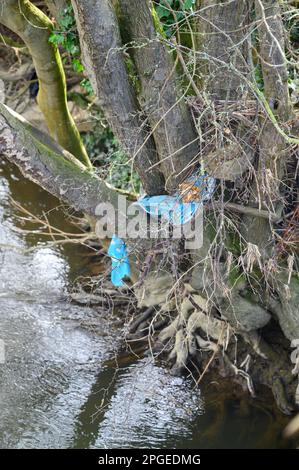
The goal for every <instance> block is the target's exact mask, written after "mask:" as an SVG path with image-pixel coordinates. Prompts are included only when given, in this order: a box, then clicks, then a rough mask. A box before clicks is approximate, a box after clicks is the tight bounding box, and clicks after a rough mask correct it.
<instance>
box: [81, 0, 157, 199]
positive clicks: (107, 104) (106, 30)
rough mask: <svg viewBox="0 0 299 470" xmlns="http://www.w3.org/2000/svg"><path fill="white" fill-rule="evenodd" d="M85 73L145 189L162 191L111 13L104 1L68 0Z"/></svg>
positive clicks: (150, 141) (152, 147)
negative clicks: (70, 1)
mask: <svg viewBox="0 0 299 470" xmlns="http://www.w3.org/2000/svg"><path fill="white" fill-rule="evenodd" d="M72 4H73V7H74V11H75V16H76V21H77V27H78V31H79V36H80V44H81V49H82V54H83V60H84V65H85V67H86V72H87V74H88V76H89V78H90V80H91V83H92V86H93V88H94V90H95V92H96V94H97V96H98V98H99V100H100V104H101V107H102V109H103V110H104V112H105V115H106V118H107V120H108V122H109V124H110V126H111V128H112V130H113V132H114V134H115V135H116V136H117V138H118V139H119V141H120V143H121V145H122V147H123V149H124V150H125V151H126V152H127V154H128V155H129V156H130V157H131V159H132V162H133V163H134V165H135V168H136V170H137V171H138V173H139V175H140V178H141V181H142V184H143V186H144V189H145V191H146V192H147V193H148V194H150V195H152V194H160V193H163V192H164V178H163V175H162V173H161V172H160V171H159V169H158V168H157V167H155V168H153V169H151V168H152V167H153V166H154V165H155V164H156V163H157V162H158V157H157V151H156V147H155V142H154V140H153V138H152V137H151V136H149V135H148V129H147V125H146V123H145V121H144V117H143V116H142V115H141V113H140V109H139V107H138V104H137V99H136V96H135V93H134V90H133V88H132V86H131V84H130V82H129V78H128V75H127V70H126V66H125V62H124V55H123V54H124V53H123V50H122V43H121V38H120V32H119V28H118V23H117V19H116V16H115V12H114V10H113V8H112V6H111V2H110V1H108V0H102V1H101V2H99V1H96V0H88V1H87V0H80V1H79V0H72Z"/></svg>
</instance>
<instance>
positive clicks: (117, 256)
mask: <svg viewBox="0 0 299 470" xmlns="http://www.w3.org/2000/svg"><path fill="white" fill-rule="evenodd" d="M108 255H109V256H110V257H111V259H112V271H111V282H112V284H114V285H115V286H116V287H121V286H123V285H124V282H123V279H124V278H125V277H128V276H130V274H131V268H130V262H129V257H128V252H127V247H126V244H125V242H124V241H123V240H122V239H121V238H119V237H118V236H117V235H113V237H112V240H111V243H110V246H109V248H108Z"/></svg>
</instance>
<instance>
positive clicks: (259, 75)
mask: <svg viewBox="0 0 299 470" xmlns="http://www.w3.org/2000/svg"><path fill="white" fill-rule="evenodd" d="M254 76H255V82H256V84H257V87H258V89H259V90H260V91H264V78H263V72H262V66H261V64H260V63H258V64H257V65H256V66H255V68H254Z"/></svg>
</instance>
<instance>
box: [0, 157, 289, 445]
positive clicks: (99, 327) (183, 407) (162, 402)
mask: <svg viewBox="0 0 299 470" xmlns="http://www.w3.org/2000/svg"><path fill="white" fill-rule="evenodd" d="M10 197H12V198H13V199H15V200H17V201H19V202H20V203H22V204H23V205H24V206H25V207H26V208H27V209H29V210H30V211H32V212H33V213H35V214H41V213H43V212H44V213H47V215H48V218H49V220H50V221H51V223H52V224H53V225H56V226H58V227H60V228H62V229H63V230H68V231H71V232H73V231H74V227H73V226H71V225H70V223H69V222H68V220H67V218H66V216H65V212H64V211H62V210H61V208H59V207H58V206H59V201H58V200H56V199H55V198H53V197H51V196H50V195H48V194H47V193H45V192H44V191H43V190H42V189H40V188H38V187H37V186H35V185H34V184H33V183H31V182H29V181H25V180H24V179H23V178H22V176H20V174H19V173H18V171H17V170H16V169H15V168H14V167H10V166H7V165H6V164H4V163H1V165H0V340H1V342H2V345H3V344H4V348H5V361H2V362H3V363H0V447H1V448H136V447H137V448H261V447H264V448H282V447H283V448H285V447H290V446H291V443H290V442H288V441H286V440H284V439H283V438H282V437H281V431H282V429H283V428H284V426H285V424H286V423H287V422H288V419H287V418H285V417H284V416H282V415H281V414H280V413H279V411H278V410H277V409H276V406H275V404H274V402H273V400H272V398H271V396H270V395H267V396H266V397H265V398H264V399H263V400H260V399H258V400H252V399H251V398H249V397H248V396H247V395H245V396H244V395H243V396H242V395H241V396H233V394H232V393H229V394H227V393H225V394H224V392H223V389H222V388H221V387H218V385H219V384H218V385H217V384H215V383H214V384H209V385H208V386H205V388H204V389H202V390H200V389H199V388H195V387H194V383H193V382H192V381H191V380H189V379H187V378H179V377H172V376H171V375H169V374H168V372H167V371H166V370H164V369H163V368H161V367H158V366H157V365H155V364H153V362H152V361H151V360H150V359H147V358H143V359H136V358H134V357H130V356H128V355H127V354H124V353H119V352H118V351H120V344H119V343H120V339H119V336H120V335H119V331H118V328H117V326H116V325H115V323H114V322H113V321H112V319H111V318H107V316H106V315H105V314H103V313H101V311H98V309H96V308H94V309H92V308H88V307H80V306H77V305H74V304H72V303H70V302H68V301H67V299H66V295H67V292H68V290H69V289H70V287H71V285H72V282H73V281H74V279H75V278H76V277H77V276H80V275H84V274H86V275H87V274H88V270H89V266H88V264H89V262H88V260H89V258H88V256H87V250H86V249H84V247H82V248H81V247H77V246H75V247H74V246H67V245H65V246H64V247H63V248H61V247H60V248H59V247H51V248H49V247H47V246H46V245H45V240H44V239H43V238H42V237H41V235H39V234H38V233H37V234H36V235H30V236H29V235H26V236H25V235H24V234H23V233H21V232H20V230H19V229H20V228H21V227H22V226H21V224H20V221H19V220H17V218H16V211H15V209H14V208H13V206H12V204H11V201H10ZM57 207H58V208H57ZM24 227H25V228H26V224H25V226H23V227H22V228H24ZM2 359H3V358H2ZM115 364H117V368H116V367H115ZM231 389H233V386H231ZM231 391H232V390H231Z"/></svg>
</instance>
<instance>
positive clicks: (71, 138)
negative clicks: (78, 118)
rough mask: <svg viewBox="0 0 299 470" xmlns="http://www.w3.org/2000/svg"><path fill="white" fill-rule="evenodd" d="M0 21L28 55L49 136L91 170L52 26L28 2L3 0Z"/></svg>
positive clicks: (43, 15)
mask: <svg viewBox="0 0 299 470" xmlns="http://www.w3.org/2000/svg"><path fill="white" fill-rule="evenodd" d="M0 22H1V23H2V24H4V25H5V26H6V27H7V28H9V29H11V30H12V31H13V32H14V33H16V34H18V36H20V38H21V39H22V40H23V41H24V43H25V44H26V46H27V47H28V49H29V52H30V54H31V55H32V59H33V63H34V66H35V69H36V73H37V76H38V80H39V93H38V97H37V101H38V104H39V107H40V108H41V110H42V112H43V114H44V116H45V119H46V122H47V125H48V128H49V131H50V134H51V136H52V137H53V138H54V139H55V140H57V142H59V144H60V145H61V146H62V147H64V148H65V149H66V150H68V151H69V152H71V153H72V154H73V155H74V156H75V157H77V158H78V159H79V160H80V161H81V162H82V163H84V164H85V165H86V166H89V167H91V163H90V161H89V158H88V156H87V153H86V150H85V148H84V145H83V143H82V141H81V138H80V134H79V131H78V129H77V127H76V124H75V122H74V120H73V118H72V116H71V114H70V112H69V109H68V106H67V96H66V82H65V75H64V71H63V66H62V62H61V58H60V54H59V51H58V49H57V46H55V45H54V44H50V43H49V35H50V32H51V31H52V29H53V25H52V23H51V21H50V20H49V18H47V16H46V15H45V14H44V13H43V12H42V11H41V10H39V9H38V8H37V7H36V6H34V5H33V4H32V3H31V2H29V1H28V0H4V4H3V5H2V6H1V8H0Z"/></svg>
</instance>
